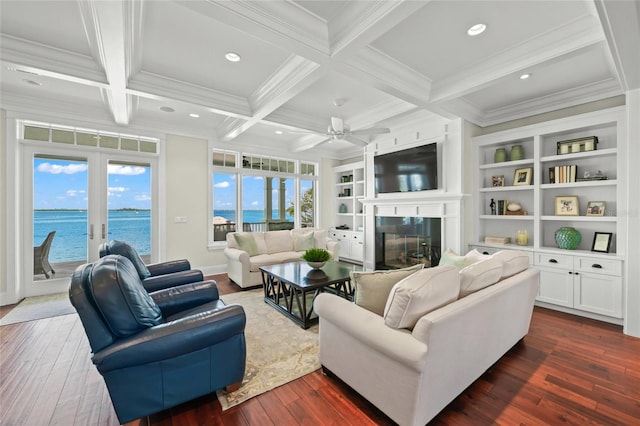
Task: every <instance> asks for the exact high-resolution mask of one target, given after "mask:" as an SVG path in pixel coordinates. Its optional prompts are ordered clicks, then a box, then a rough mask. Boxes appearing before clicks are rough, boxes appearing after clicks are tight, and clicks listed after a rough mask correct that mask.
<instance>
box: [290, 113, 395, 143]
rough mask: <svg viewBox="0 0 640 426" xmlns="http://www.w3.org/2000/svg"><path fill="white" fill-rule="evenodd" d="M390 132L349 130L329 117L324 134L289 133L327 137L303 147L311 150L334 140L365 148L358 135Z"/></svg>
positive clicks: (373, 129)
mask: <svg viewBox="0 0 640 426" xmlns="http://www.w3.org/2000/svg"><path fill="white" fill-rule="evenodd" d="M389 132H390V130H389V129H388V128H386V127H370V128H368V129H359V130H351V129H350V128H349V125H347V124H345V123H344V121H343V120H342V119H341V118H338V117H331V124H329V127H327V131H326V132H324V133H320V132H309V131H300V132H291V133H306V134H309V133H311V134H316V135H321V136H327V138H326V139H323V140H320V141H318V142H314V143H313V145H311V146H309V145H307V146H305V149H309V148H313V147H314V146H317V145H320V144H321V143H325V142H332V141H336V140H345V141H347V142H350V143H352V144H354V145H358V146H362V147H364V146H367V144H368V142H367V141H365V140H363V139H360V138H358V137H356V136H359V135H381V134H384V133H389Z"/></svg>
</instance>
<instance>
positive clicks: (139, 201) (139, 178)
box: [33, 158, 151, 210]
mask: <svg viewBox="0 0 640 426" xmlns="http://www.w3.org/2000/svg"><path fill="white" fill-rule="evenodd" d="M87 169H88V167H87V163H86V162H82V161H73V160H58V159H51V158H35V159H34V160H33V208H34V209H82V210H86V208H87V199H88V190H89V188H88V181H87V179H88V170H87ZM108 173H109V177H108V191H107V192H108V197H109V202H108V206H109V209H121V208H138V209H149V208H150V206H151V192H150V188H151V173H150V169H149V168H148V167H142V166H130V165H120V164H109V166H108Z"/></svg>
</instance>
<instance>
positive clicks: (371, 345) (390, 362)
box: [314, 252, 539, 426]
mask: <svg viewBox="0 0 640 426" xmlns="http://www.w3.org/2000/svg"><path fill="white" fill-rule="evenodd" d="M519 253H521V255H522V256H523V257H522V258H521V259H520V260H518V263H519V266H518V268H517V269H516V270H517V271H519V272H516V273H515V275H511V276H508V277H506V276H507V275H509V274H510V273H513V272H514V269H511V270H510V271H507V268H508V267H507V266H504V268H503V271H502V272H501V273H500V276H499V277H498V282H497V283H495V284H492V285H488V286H487V287H484V288H482V289H479V290H478V289H477V288H473V284H471V285H470V279H469V278H470V277H469V272H470V273H471V274H474V273H476V274H478V276H481V275H482V276H485V277H486V276H487V274H491V273H494V272H495V271H493V272H492V271H489V272H487V270H486V268H481V267H477V266H476V271H475V272H474V270H473V267H471V266H470V267H469V268H470V269H471V270H470V271H467V274H466V275H464V274H463V271H465V269H462V271H460V270H459V269H457V268H456V267H454V266H438V267H435V268H429V269H425V270H423V271H422V272H416V273H415V274H414V275H411V276H409V277H408V278H406V279H404V280H403V281H404V282H406V281H407V280H410V279H411V278H412V277H416V276H418V275H417V274H419V273H422V274H423V275H424V276H426V277H427V279H429V278H430V279H431V281H432V284H431V286H427V285H426V286H425V287H424V288H423V289H422V290H421V291H423V295H424V294H427V293H429V297H433V294H435V293H440V294H441V295H442V294H443V293H442V291H441V290H439V289H438V288H436V287H434V284H433V283H436V284H438V285H441V284H442V283H443V280H446V281H449V282H450V283H451V285H453V286H454V287H455V285H458V286H460V288H461V291H460V294H466V293H470V294H468V295H465V296H463V297H459V296H458V297H457V298H455V297H454V299H455V301H453V302H447V303H444V304H443V305H442V306H440V307H437V308H435V309H434V310H432V311H431V312H428V313H426V314H425V315H423V316H419V314H418V316H417V317H416V318H417V320H415V319H414V321H415V324H414V325H413V327H407V328H394V327H391V326H389V325H387V324H386V322H388V319H389V318H385V317H383V316H380V315H378V314H376V313H374V312H371V311H370V310H367V309H365V308H363V307H361V306H359V305H357V304H356V303H357V298H358V295H357V292H358V291H359V290H358V284H357V283H356V303H352V302H349V301H348V300H345V299H342V298H340V297H336V296H334V295H331V294H328V293H323V294H320V295H319V296H318V297H317V298H316V300H315V302H314V309H315V311H316V313H317V314H318V316H319V317H320V362H321V364H322V366H323V367H324V368H325V369H326V370H329V371H330V372H331V373H333V374H335V375H337V376H338V377H339V378H340V379H342V380H343V381H344V382H345V383H347V384H348V385H349V386H351V387H352V388H353V389H354V390H356V391H357V392H358V393H360V394H361V395H362V396H364V397H365V398H366V399H367V400H369V401H370V402H371V403H373V404H374V405H375V406H376V407H378V408H379V409H380V410H382V411H383V412H384V413H385V414H387V415H388V416H389V417H390V418H391V419H393V420H394V421H396V422H397V423H398V424H400V425H402V426H405V425H424V424H426V423H428V422H429V421H430V420H431V419H432V418H433V417H434V416H435V415H436V414H438V413H439V412H440V411H441V410H442V409H443V408H444V407H445V406H446V405H447V404H449V403H450V402H451V401H452V400H453V399H455V398H456V396H458V395H459V394H460V393H461V392H462V391H463V390H464V389H466V388H467V387H468V386H469V385H470V384H471V383H473V382H474V381H475V380H476V379H477V378H478V377H480V376H481V375H482V374H483V373H484V372H485V371H486V370H487V369H488V368H489V367H490V366H491V365H492V364H494V363H495V362H496V361H497V360H498V359H499V358H500V357H502V356H503V355H504V354H505V353H506V352H507V351H508V350H509V349H510V348H511V347H512V346H513V345H514V344H516V343H517V342H518V341H519V340H520V339H522V338H523V337H524V336H525V335H526V334H527V332H528V330H529V323H530V321H531V315H532V312H533V303H534V300H535V297H536V294H537V292H538V286H539V272H538V271H537V270H535V269H530V268H529V266H528V257H527V255H526V253H522V252H519ZM487 257H489V256H487ZM525 258H526V259H525ZM494 264H495V262H494ZM452 270H453V271H454V272H453V273H452V272H451V271H452ZM425 271H426V272H425ZM506 272H509V274H507V273H506ZM445 276H446V277H445ZM440 277H444V278H440ZM503 277H504V278H503ZM354 280H356V281H357V277H352V282H353V281H354ZM414 281H415V279H414ZM456 281H457V283H456ZM481 281H482V280H481ZM485 281H486V280H485ZM485 284H486V283H485ZM401 285H402V284H400V283H398V284H396V285H395V286H394V287H393V289H392V290H391V292H390V293H389V296H388V299H387V300H386V305H385V314H387V316H389V315H390V314H391V311H392V308H391V306H390V305H393V302H391V300H392V299H393V298H395V299H397V298H398V297H399V296H398V294H399V293H398V290H397V288H398V287H399V286H401ZM447 285H449V284H447ZM483 285H484V284H483ZM462 287H466V288H465V289H463V288H462ZM448 288H449V289H450V288H452V287H450V286H449V287H448ZM425 289H426V290H427V292H426V293H424V291H425ZM463 290H464V291H463ZM447 291H450V290H447ZM394 292H395V293H394ZM454 292H455V290H454ZM454 294H455V293H454ZM404 296H405V299H406V300H409V303H411V299H412V293H411V291H409V293H407V291H406V289H405V293H404ZM407 296H409V297H408V298H407ZM414 299H416V300H414V302H416V301H418V299H419V297H415V298H414ZM406 300H405V301H406ZM443 300H444V299H443ZM443 300H441V301H440V302H438V303H439V304H441V303H442V302H443ZM445 302H446V301H445ZM415 308H416V307H415V306H413V307H412V308H410V309H408V312H404V314H403V315H404V316H400V317H399V316H398V315H397V314H398V312H395V315H396V321H397V320H398V319H399V318H400V319H401V320H404V319H406V318H407V317H410V316H411V315H414V316H415V315H416V310H415Z"/></svg>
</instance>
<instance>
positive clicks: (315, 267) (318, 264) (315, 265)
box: [307, 262, 327, 269]
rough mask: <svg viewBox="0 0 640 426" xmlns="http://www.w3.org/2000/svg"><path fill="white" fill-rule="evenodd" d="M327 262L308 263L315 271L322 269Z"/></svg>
mask: <svg viewBox="0 0 640 426" xmlns="http://www.w3.org/2000/svg"><path fill="white" fill-rule="evenodd" d="M325 263H327V262H307V265H309V266H311V267H312V268H313V269H320V268H322V267H323V266H324V265H325Z"/></svg>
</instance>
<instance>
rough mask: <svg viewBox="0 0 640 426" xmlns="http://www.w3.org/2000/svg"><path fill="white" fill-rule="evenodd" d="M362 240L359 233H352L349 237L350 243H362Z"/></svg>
mask: <svg viewBox="0 0 640 426" xmlns="http://www.w3.org/2000/svg"><path fill="white" fill-rule="evenodd" d="M363 240H364V238H362V233H361V232H354V233H353V234H352V235H351V241H357V242H359V243H362V242H363Z"/></svg>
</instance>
